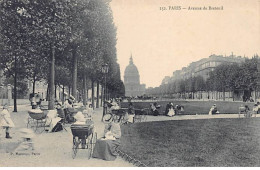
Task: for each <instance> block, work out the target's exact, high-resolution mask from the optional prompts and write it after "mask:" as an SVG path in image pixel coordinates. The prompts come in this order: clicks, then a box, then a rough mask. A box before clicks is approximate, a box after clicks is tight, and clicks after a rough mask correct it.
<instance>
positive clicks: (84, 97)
mask: <svg viewBox="0 0 260 170" xmlns="http://www.w3.org/2000/svg"><path fill="white" fill-rule="evenodd" d="M86 98H87V93H86V75H85V74H84V75H83V105H84V106H86V104H87V100H86Z"/></svg>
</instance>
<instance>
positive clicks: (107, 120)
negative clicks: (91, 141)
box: [103, 114, 113, 123]
mask: <svg viewBox="0 0 260 170" xmlns="http://www.w3.org/2000/svg"><path fill="white" fill-rule="evenodd" d="M112 120H113V115H112V114H105V115H104V116H103V122H104V123H110V122H112Z"/></svg>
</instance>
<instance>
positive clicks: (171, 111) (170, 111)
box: [168, 108, 175, 117]
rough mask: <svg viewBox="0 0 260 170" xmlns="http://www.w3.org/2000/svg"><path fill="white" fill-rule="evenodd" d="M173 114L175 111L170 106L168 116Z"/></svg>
mask: <svg viewBox="0 0 260 170" xmlns="http://www.w3.org/2000/svg"><path fill="white" fill-rule="evenodd" d="M174 115H175V111H174V109H173V108H170V110H169V112H168V116H170V117H172V116H174Z"/></svg>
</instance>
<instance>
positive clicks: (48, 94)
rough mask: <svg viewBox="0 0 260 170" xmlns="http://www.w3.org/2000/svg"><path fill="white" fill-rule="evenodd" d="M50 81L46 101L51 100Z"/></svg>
mask: <svg viewBox="0 0 260 170" xmlns="http://www.w3.org/2000/svg"><path fill="white" fill-rule="evenodd" d="M49 96H50V82H49V83H48V86H47V93H46V101H50V97H49Z"/></svg>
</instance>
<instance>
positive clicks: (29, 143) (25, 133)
mask: <svg viewBox="0 0 260 170" xmlns="http://www.w3.org/2000/svg"><path fill="white" fill-rule="evenodd" d="M20 133H21V137H22V139H23V141H22V143H21V144H20V145H19V146H18V147H17V148H16V149H15V151H14V152H15V153H16V154H18V155H19V154H29V153H30V152H32V151H33V150H34V143H33V138H34V136H35V135H34V132H33V131H32V130H31V129H27V128H24V129H21V130H20Z"/></svg>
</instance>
